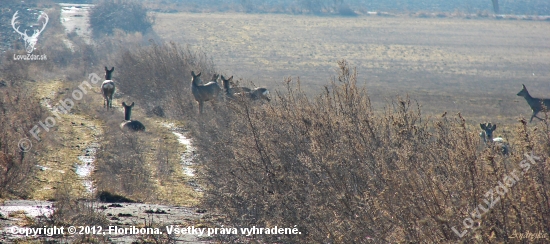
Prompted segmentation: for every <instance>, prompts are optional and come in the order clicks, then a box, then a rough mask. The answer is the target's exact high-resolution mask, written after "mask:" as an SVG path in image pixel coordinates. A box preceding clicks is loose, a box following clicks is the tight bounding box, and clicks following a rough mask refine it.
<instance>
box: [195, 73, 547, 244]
mask: <svg viewBox="0 0 550 244" xmlns="http://www.w3.org/2000/svg"><path fill="white" fill-rule="evenodd" d="M355 84H356V75H355V72H354V71H353V70H350V69H349V67H348V66H347V64H346V63H345V62H340V74H339V76H338V77H337V78H336V79H335V80H334V81H333V83H332V84H331V85H330V86H327V87H326V91H325V92H324V93H323V94H320V95H319V96H317V97H316V98H314V99H311V98H308V97H306V96H305V94H304V93H303V91H301V90H300V88H299V86H298V88H293V86H291V85H290V81H288V86H287V91H286V92H285V93H279V94H277V95H278V97H277V99H276V100H274V101H272V103H270V104H269V105H260V106H255V105H251V104H247V103H244V104H231V105H230V106H229V107H227V108H222V109H220V110H218V112H217V113H215V114H214V113H212V114H211V115H209V116H206V117H202V118H198V119H196V120H195V121H196V122H195V123H192V126H193V127H195V128H194V129H193V131H194V133H195V135H194V138H195V141H194V144H195V146H197V147H198V149H199V151H200V155H199V158H200V160H201V163H202V164H203V165H204V168H203V171H202V173H203V174H204V175H203V177H202V179H204V180H205V183H206V184H207V185H208V187H207V189H208V190H207V193H206V194H205V199H204V203H205V204H206V206H208V207H211V208H213V209H216V210H217V211H219V212H223V213H225V214H227V216H228V219H229V222H230V224H227V223H226V224H225V226H227V225H232V226H235V227H251V226H257V227H259V226H260V227H270V228H271V227H274V226H278V227H288V228H292V227H294V226H297V227H298V228H299V230H300V231H301V233H302V234H301V235H286V236H281V235H279V236H270V235H259V236H256V237H257V238H263V239H264V240H263V241H265V242H284V243H286V242H300V243H302V242H309V243H362V242H367V241H368V240H369V239H370V240H374V242H391V243H395V242H430V243H432V242H433V243H441V242H450V241H451V242H456V241H458V240H460V238H459V237H458V235H456V234H455V232H454V231H453V230H452V227H454V226H456V229H458V231H460V232H461V231H462V230H464V229H465V228H464V227H463V220H464V219H465V218H467V217H470V213H471V212H472V207H473V208H475V207H477V206H478V204H480V203H483V199H486V198H485V197H486V195H485V193H486V192H487V191H488V190H489V189H494V188H495V186H496V185H498V182H502V181H503V176H504V175H509V174H510V172H512V171H513V170H514V169H519V167H517V165H518V163H519V162H520V161H522V160H523V159H525V158H524V153H526V152H533V153H534V154H535V155H537V156H539V157H541V160H540V161H539V162H540V163H539V164H537V165H536V166H535V165H533V166H532V167H537V170H532V171H529V172H528V173H527V174H525V177H523V178H524V179H520V180H521V181H519V182H517V183H516V185H515V186H513V191H512V190H510V191H508V193H507V194H506V195H504V196H501V200H500V202H499V203H497V204H499V205H498V206H496V207H493V208H492V209H491V211H490V212H487V213H486V214H485V215H484V216H483V217H481V220H478V219H477V218H475V217H472V218H473V219H474V220H475V221H476V222H477V221H482V222H483V223H482V225H481V226H480V227H479V229H478V230H477V231H476V232H474V233H473V234H472V232H471V230H470V229H468V230H469V232H468V236H465V237H464V238H463V239H464V240H465V241H466V240H470V241H473V240H478V241H480V242H484V243H486V242H501V241H502V242H505V241H506V240H508V238H509V236H510V235H512V233H513V231H514V230H516V231H517V232H520V231H521V230H542V229H544V228H545V224H544V223H545V222H546V221H548V220H549V218H550V217H549V216H550V215H548V214H547V213H548V212H549V211H550V206H549V205H548V204H547V202H546V201H544V200H542V201H541V199H545V198H546V197H548V191H549V190H550V184H549V183H548V181H547V180H546V179H545V177H546V173H545V172H547V167H548V166H547V163H546V162H545V160H546V158H548V156H549V150H548V148H549V146H550V143H549V140H548V136H549V134H548V131H547V130H546V131H544V132H541V131H540V130H538V131H535V132H533V131H529V130H527V129H526V126H525V123H523V124H520V125H519V126H518V130H517V132H516V136H515V138H516V140H515V141H513V146H514V151H513V154H512V155H511V156H509V157H504V156H502V155H500V154H499V150H498V148H487V149H484V150H483V151H479V150H477V147H478V146H479V137H478V135H477V133H472V132H471V131H470V130H469V129H468V126H467V123H466V121H465V120H464V119H463V118H462V117H460V115H459V116H458V117H457V118H454V119H453V118H447V117H443V118H441V117H439V118H436V119H432V120H426V119H424V118H422V116H421V113H420V109H419V105H416V104H414V103H411V101H410V100H409V99H408V98H404V99H397V100H396V101H394V102H392V103H391V104H388V108H387V109H386V110H385V111H384V112H383V113H382V112H380V113H379V112H376V111H374V110H373V109H372V107H371V104H370V100H369V97H368V95H367V93H366V90H364V89H361V88H359V87H357V86H356V85H355ZM547 128H548V127H547ZM499 196H500V195H499ZM482 205H483V206H485V208H488V207H487V206H486V204H485V203H483V204H482ZM223 238H226V239H231V238H242V237H240V236H234V237H231V236H227V235H226V236H224V237H223ZM226 241H227V240H226ZM233 241H237V242H238V241H243V240H233Z"/></svg>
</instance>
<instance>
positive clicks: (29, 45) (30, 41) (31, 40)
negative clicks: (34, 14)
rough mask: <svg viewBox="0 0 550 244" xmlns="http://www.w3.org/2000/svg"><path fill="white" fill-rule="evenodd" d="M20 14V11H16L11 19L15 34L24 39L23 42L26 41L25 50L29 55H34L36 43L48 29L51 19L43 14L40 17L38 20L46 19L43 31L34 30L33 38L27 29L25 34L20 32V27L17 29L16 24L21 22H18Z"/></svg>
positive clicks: (43, 23)
mask: <svg viewBox="0 0 550 244" xmlns="http://www.w3.org/2000/svg"><path fill="white" fill-rule="evenodd" d="M18 12H19V11H15V14H13V17H12V19H11V26H12V27H13V29H14V30H15V32H17V33H18V34H19V35H21V37H23V40H24V41H25V50H26V51H27V53H32V51H34V46H35V45H36V42H38V36H39V35H40V33H42V31H43V30H44V29H45V28H46V25H47V24H48V21H49V20H50V18H49V17H48V15H47V14H46V13H44V12H42V13H41V14H40V16H39V17H38V20H40V19H41V18H44V22H42V29H40V30H34V32H33V34H32V35H31V36H28V35H27V29H25V32H21V31H19V27H20V26H17V27H15V25H16V24H19V22H18V21H17V18H19V16H17V13H18Z"/></svg>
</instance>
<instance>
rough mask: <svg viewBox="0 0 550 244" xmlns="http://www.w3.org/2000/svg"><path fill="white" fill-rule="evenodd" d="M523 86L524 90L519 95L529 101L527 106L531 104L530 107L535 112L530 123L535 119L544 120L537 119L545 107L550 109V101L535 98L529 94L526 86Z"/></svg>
mask: <svg viewBox="0 0 550 244" xmlns="http://www.w3.org/2000/svg"><path fill="white" fill-rule="evenodd" d="M522 86H523V89H521V91H520V92H518V94H517V95H518V96H520V97H524V98H525V100H527V104H529V107H531V110H532V111H533V114H532V115H531V119H530V120H529V123H531V121H533V118H537V119H540V120H543V119H541V118H539V117H537V114H538V113H539V112H540V111H542V109H543V105H544V107H546V108H547V109H550V99H542V98H534V97H532V96H531V95H530V94H529V92H528V91H527V88H526V87H525V85H522Z"/></svg>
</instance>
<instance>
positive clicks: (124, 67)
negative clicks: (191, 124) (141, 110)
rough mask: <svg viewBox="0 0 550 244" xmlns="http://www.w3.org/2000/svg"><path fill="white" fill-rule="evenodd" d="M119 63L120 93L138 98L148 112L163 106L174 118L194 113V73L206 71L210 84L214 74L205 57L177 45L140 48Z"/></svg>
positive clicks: (122, 56) (119, 60) (122, 58)
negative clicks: (192, 86)
mask: <svg viewBox="0 0 550 244" xmlns="http://www.w3.org/2000/svg"><path fill="white" fill-rule="evenodd" d="M115 60H116V61H115V67H116V70H117V79H118V80H116V82H117V86H118V87H120V90H121V91H124V93H125V94H127V95H129V96H131V97H133V98H135V99H136V102H139V104H142V106H143V107H145V109H146V111H148V112H149V111H153V109H156V110H158V109H159V108H158V106H160V109H162V110H163V111H164V113H165V115H166V116H167V117H172V118H174V117H177V118H183V117H185V116H188V115H187V114H188V113H189V111H193V106H194V105H193V104H194V103H195V100H194V98H193V96H192V95H191V71H193V70H194V71H195V72H202V74H203V75H202V77H203V79H204V80H203V81H206V82H207V79H206V78H204V77H210V76H209V75H208V74H212V73H213V72H214V68H213V67H214V65H213V63H212V61H211V59H209V58H207V57H206V55H205V54H202V53H198V52H193V51H192V50H190V49H189V48H184V47H181V46H179V45H177V44H175V43H173V42H171V43H165V44H157V43H155V42H153V43H152V44H151V45H149V46H139V47H136V48H133V49H131V50H127V51H124V52H122V53H121V54H120V55H119V56H118V57H117V58H116V59H115ZM195 111H197V110H196V109H195ZM195 114H196V113H195ZM193 115H194V114H193Z"/></svg>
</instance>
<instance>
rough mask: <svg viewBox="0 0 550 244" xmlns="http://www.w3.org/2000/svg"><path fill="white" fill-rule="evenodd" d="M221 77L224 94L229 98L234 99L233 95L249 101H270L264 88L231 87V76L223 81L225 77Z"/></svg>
mask: <svg viewBox="0 0 550 244" xmlns="http://www.w3.org/2000/svg"><path fill="white" fill-rule="evenodd" d="M221 77H222V81H223V88H224V90H225V94H226V95H227V97H229V98H234V97H235V95H238V96H244V97H246V98H248V99H251V100H259V99H265V100H267V101H270V99H269V97H267V95H268V94H269V91H268V90H267V89H266V88H263V87H258V88H254V89H250V88H248V87H242V86H241V87H231V85H230V82H231V80H232V79H233V76H231V77H229V79H225V77H223V75H222V76H221Z"/></svg>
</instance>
